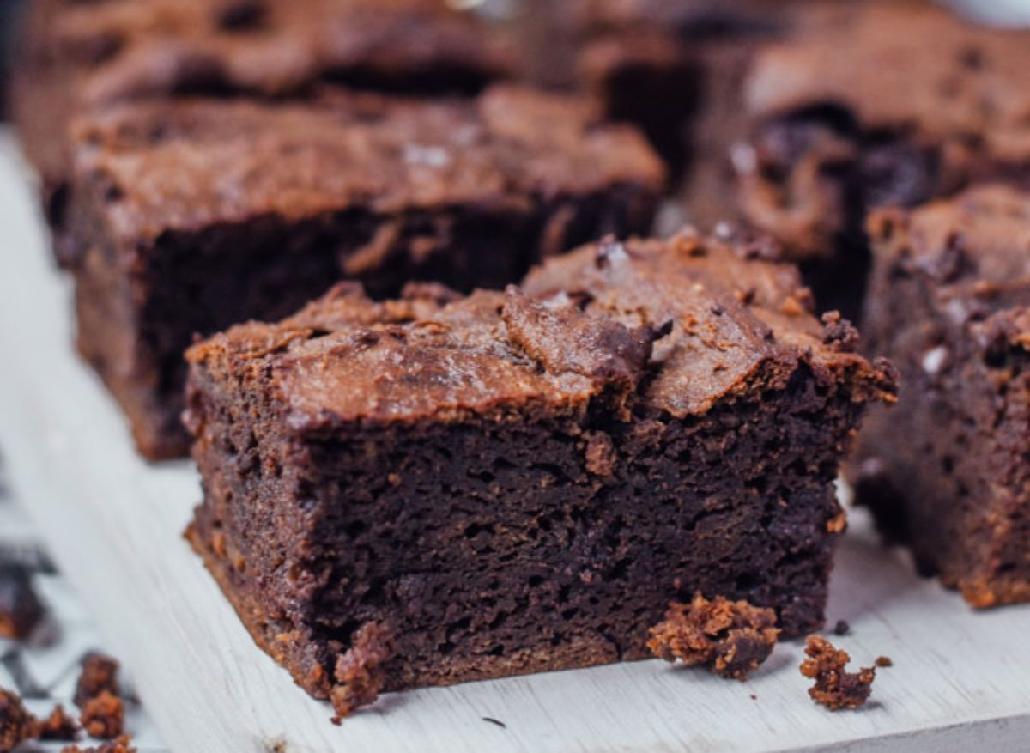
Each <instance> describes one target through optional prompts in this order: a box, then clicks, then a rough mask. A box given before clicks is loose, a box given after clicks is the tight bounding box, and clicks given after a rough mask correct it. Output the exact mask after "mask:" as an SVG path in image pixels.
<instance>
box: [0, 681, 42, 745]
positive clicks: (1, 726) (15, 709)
mask: <svg viewBox="0 0 1030 753" xmlns="http://www.w3.org/2000/svg"><path fill="white" fill-rule="evenodd" d="M35 732H36V720H35V718H34V717H33V716H32V714H30V713H29V712H28V710H27V709H26V708H25V706H24V705H23V704H22V702H21V698H20V697H19V696H18V694H17V693H14V692H13V691H10V690H4V689H2V688H0V753H10V751H12V750H14V749H15V748H17V747H18V746H19V745H21V744H22V743H23V742H25V741H26V740H31V739H32V737H33V736H34V735H35Z"/></svg>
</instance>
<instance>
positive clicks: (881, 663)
mask: <svg viewBox="0 0 1030 753" xmlns="http://www.w3.org/2000/svg"><path fill="white" fill-rule="evenodd" d="M875 663H876V666H877V667H893V666H894V660H893V659H892V658H890V657H889V656H877V657H876V662H875Z"/></svg>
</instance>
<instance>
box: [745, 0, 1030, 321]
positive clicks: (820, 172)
mask: <svg viewBox="0 0 1030 753" xmlns="http://www.w3.org/2000/svg"><path fill="white" fill-rule="evenodd" d="M850 5H851V6H852V7H851V9H850V10H849V16H850V20H849V21H848V22H847V23H844V24H828V25H827V24H824V25H821V26H819V25H816V26H815V27H813V28H812V29H811V30H810V32H809V33H804V34H799V35H798V36H797V37H795V38H793V39H792V40H790V41H789V42H786V43H783V44H774V45H770V46H767V47H765V48H763V50H761V51H760V52H759V54H758V55H757V57H756V60H755V62H754V64H753V66H752V69H751V72H750V74H749V78H748V80H747V85H746V94H745V97H746V102H747V110H748V113H749V117H750V119H751V121H752V133H751V136H750V137H749V141H748V142H747V143H741V144H740V145H738V146H737V147H736V148H735V149H734V152H733V164H734V166H735V167H736V172H737V174H738V187H739V197H740V204H741V207H742V210H743V214H744V215H745V217H746V218H747V220H748V221H749V222H750V223H752V224H753V225H755V226H757V227H759V228H761V229H762V230H765V231H768V232H771V233H773V234H774V235H775V236H776V237H777V238H778V239H779V240H780V241H781V242H783V244H784V247H785V251H786V252H787V253H788V254H789V255H790V256H791V258H794V259H796V260H799V261H802V262H804V263H805V264H806V265H808V266H810V267H811V269H810V270H808V269H806V272H808V273H809V276H808V278H807V279H809V280H810V284H812V285H813V287H814V288H815V292H816V296H817V298H822V299H823V300H821V301H820V304H821V305H827V306H834V305H838V306H842V307H844V308H845V311H846V313H848V314H849V315H856V312H857V310H858V307H859V306H860V301H861V297H862V293H863V287H864V285H863V284H862V280H864V278H865V276H866V274H867V272H868V264H869V254H868V249H867V246H866V240H865V237H864V234H863V230H864V223H865V220H866V213H867V212H868V211H869V210H870V209H873V208H877V207H884V206H896V205H900V206H916V205H918V204H920V203H923V202H925V201H927V200H930V199H933V198H935V197H939V196H944V195H950V194H953V193H955V192H956V191H958V190H960V189H962V188H963V187H966V186H968V185H970V184H972V183H974V182H977V181H982V180H984V179H998V180H1007V181H1014V182H1017V183H1018V182H1022V183H1028V182H1030V121H1028V119H1027V117H1026V114H1027V112H1030V96H1028V95H1027V92H1028V91H1030V31H1027V30H1011V29H999V28H993V27H992V28H987V27H981V26H977V25H975V24H974V23H973V22H971V21H968V20H965V19H963V18H962V17H960V16H958V15H956V14H954V13H952V12H950V11H948V10H946V9H945V8H943V7H942V6H941V5H940V4H937V3H921V2H904V1H900V0H899V1H898V2H869V3H853V4H850ZM914 39H919V40H925V42H922V43H919V44H913V42H912V40H914ZM824 302H825V304H824Z"/></svg>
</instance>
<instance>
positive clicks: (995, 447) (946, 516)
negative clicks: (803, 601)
mask: <svg viewBox="0 0 1030 753" xmlns="http://www.w3.org/2000/svg"><path fill="white" fill-rule="evenodd" d="M870 232H871V236H872V240H873V248H874V252H875V256H874V274H873V282H872V288H871V291H870V299H869V316H868V322H867V329H866V330H863V335H865V336H867V337H868V338H869V343H868V347H869V348H870V350H871V351H872V352H876V353H883V354H884V355H886V356H888V357H889V358H890V359H891V360H892V361H893V362H894V363H895V364H896V365H897V367H898V369H899V370H900V372H901V376H902V381H901V384H902V387H901V394H900V399H899V400H898V405H897V406H896V407H895V408H894V409H893V410H891V411H890V413H889V415H888V414H881V413H880V412H876V413H875V415H871V416H870V420H869V423H868V426H867V427H866V430H865V431H863V433H862V437H861V441H860V452H859V460H858V461H857V463H858V467H857V468H856V469H855V473H856V481H857V484H856V487H857V488H856V491H857V494H858V499H859V501H860V502H862V503H864V504H867V505H869V506H870V507H871V508H872V509H873V511H874V512H875V513H876V515H877V517H878V519H879V521H880V523H881V526H882V527H883V528H884V529H885V530H886V531H887V532H889V533H890V534H893V535H894V536H896V537H898V538H901V539H903V540H906V541H908V542H910V543H911V546H912V549H913V552H914V553H915V556H916V559H917V561H918V563H919V564H920V566H921V568H922V569H923V570H925V571H927V572H936V573H939V574H940V576H941V579H942V580H943V581H944V583H946V584H947V585H949V586H951V587H954V588H958V589H960V590H961V592H962V594H963V595H964V596H965V598H966V599H967V601H969V603H971V604H973V605H974V606H978V607H988V606H992V605H995V604H1004V603H1009V602H1021V601H1030V457H1028V455H1027V449H1028V447H1030V193H1027V192H1021V191H1016V190H1014V189H1010V188H1005V187H1000V186H987V187H981V188H977V189H974V190H971V191H969V192H967V193H965V194H962V195H960V196H958V197H957V198H955V199H953V200H950V201H942V202H939V203H935V204H930V205H928V206H926V207H924V208H920V209H917V210H914V211H911V212H907V213H906V212H901V211H889V212H884V213H882V214H879V215H875V218H874V220H873V222H872V223H871V228H870Z"/></svg>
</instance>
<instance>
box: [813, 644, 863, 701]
mask: <svg viewBox="0 0 1030 753" xmlns="http://www.w3.org/2000/svg"><path fill="white" fill-rule="evenodd" d="M805 654H806V655H807V656H808V657H809V658H807V659H805V660H804V661H803V662H801V674H803V675H804V676H805V677H810V678H812V679H814V680H815V686H814V687H812V688H809V690H808V695H809V696H810V697H811V698H812V700H813V701H815V702H816V703H818V704H821V705H823V706H825V707H826V708H828V709H830V710H831V711H839V710H841V709H857V708H859V707H861V706H863V705H865V702H866V701H868V700H869V693H870V691H871V689H872V687H871V686H872V684H873V680H875V679H876V667H863V668H862V669H860V670H859V671H858V672H846V671H845V670H844V667H846V666H847V664H848V662H850V661H851V657H850V656H849V655H848V653H847V651H842V650H840V649H838V648H837V647H835V646H834V645H833V644H832V643H830V642H829V641H828V640H826V639H825V638H822V637H820V636H818V635H810V636H808V639H807V641H806V644H805Z"/></svg>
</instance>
